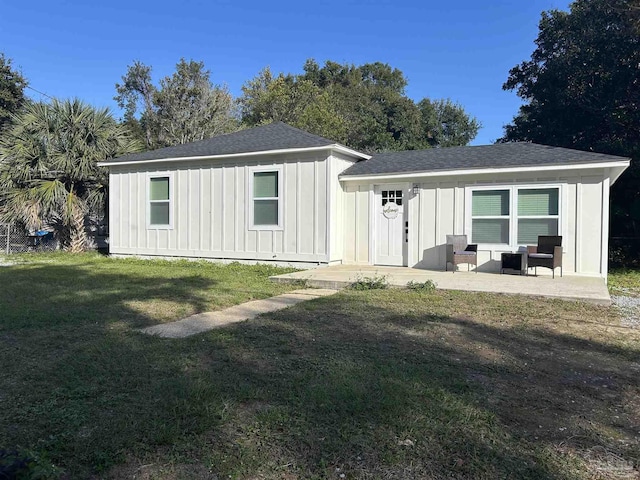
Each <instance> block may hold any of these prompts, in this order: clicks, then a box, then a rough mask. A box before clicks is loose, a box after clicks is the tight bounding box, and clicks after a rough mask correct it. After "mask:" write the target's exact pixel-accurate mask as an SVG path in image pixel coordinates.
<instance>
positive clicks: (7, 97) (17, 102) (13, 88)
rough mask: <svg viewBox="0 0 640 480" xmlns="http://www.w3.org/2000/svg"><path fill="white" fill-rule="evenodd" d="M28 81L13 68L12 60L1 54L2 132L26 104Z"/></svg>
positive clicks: (0, 122)
mask: <svg viewBox="0 0 640 480" xmlns="http://www.w3.org/2000/svg"><path fill="white" fill-rule="evenodd" d="M26 86H27V80H26V79H25V78H24V77H23V76H22V74H21V73H20V72H18V71H17V70H16V69H15V68H13V65H12V61H11V59H9V58H7V57H5V55H4V54H3V53H0V131H2V130H3V129H5V128H6V127H7V126H8V124H9V122H10V121H11V115H13V114H15V113H17V112H18V110H19V109H20V107H22V105H23V104H24V102H25V96H24V89H25V87H26Z"/></svg>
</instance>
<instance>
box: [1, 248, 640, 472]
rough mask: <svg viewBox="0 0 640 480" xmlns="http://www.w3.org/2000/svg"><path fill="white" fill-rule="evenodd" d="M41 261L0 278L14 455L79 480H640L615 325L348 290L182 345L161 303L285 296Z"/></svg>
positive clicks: (637, 346) (628, 367)
mask: <svg viewBox="0 0 640 480" xmlns="http://www.w3.org/2000/svg"><path fill="white" fill-rule="evenodd" d="M43 260H47V261H50V263H46V264H45V263H44V261H40V262H39V261H38V260H36V262H35V263H29V264H24V265H19V266H14V267H4V268H0V284H1V285H3V288H2V289H0V312H3V315H2V318H1V319H0V365H2V369H0V404H1V405H2V406H3V408H2V409H0V448H2V447H5V448H18V449H26V450H29V451H30V452H34V453H35V454H38V455H40V456H42V457H46V458H47V459H49V460H50V461H52V462H53V463H54V464H55V466H56V467H57V468H60V469H62V470H64V472H66V473H65V475H66V476H68V477H69V478H87V477H91V476H94V477H96V478H111V479H120V478H122V479H124V478H146V479H152V478H154V479H164V478H166V479H169V478H197V479H200V478H202V479H204V478H234V479H250V478H251V479H253V478H266V479H297V478H300V479H303V478H304V479H307V478H310V479H314V478H317V479H320V478H328V479H331V478H336V479H337V478H347V479H356V478H357V479H360V478H397V479H401V478H469V479H471V478H491V479H493V478H532V479H534V478H535V479H576V478H577V479H592V478H629V479H631V478H636V477H637V475H638V462H639V460H638V459H639V458H640V447H639V438H640V401H639V400H638V399H639V398H640V395H639V394H640V375H639V374H640V365H639V364H638V358H640V333H639V332H638V330H634V329H629V328H623V327H621V326H620V323H619V319H618V316H617V314H616V311H615V310H613V309H609V308H606V307H598V306H593V305H587V304H581V303H571V302H563V301H552V300H542V299H536V298H524V297H517V296H502V295H490V294H473V293H467V292H464V293H463V292H444V291H435V292H425V291H416V292H413V291H408V290H395V289H390V290H371V291H354V290H346V291H344V292H342V293H340V294H338V295H336V296H333V297H328V298H320V299H317V300H313V301H310V302H305V303H302V304H299V305H297V306H296V307H293V308H290V309H286V310H282V311H279V312H275V313H273V314H269V315H263V316H261V317H259V318H257V319H255V320H254V321H251V322H247V323H243V324H235V325H232V326H229V327H227V328H224V329H219V330H214V331H211V332H208V333H206V334H203V335H198V336H195V337H191V338H187V339H180V340H167V339H160V338H154V337H147V336H144V335H141V334H139V333H136V332H135V331H134V328H136V327H138V326H140V325H146V324H149V323H151V322H154V321H166V320H169V319H170V317H171V315H168V314H165V315H164V316H162V318H160V319H157V320H156V319H155V316H156V314H157V313H158V311H163V310H162V308H158V307H157V306H156V305H155V304H156V302H157V301H164V302H168V303H166V305H175V306H173V307H171V308H173V309H174V313H177V311H176V310H175V309H177V310H179V309H180V308H185V309H186V310H188V311H198V310H199V309H200V308H205V306H210V305H219V304H220V303H217V302H223V301H226V302H230V301H232V298H233V299H236V300H238V301H239V299H240V297H238V296H235V297H233V296H232V297H231V298H228V297H225V296H226V295H231V294H230V293H229V292H228V291H227V288H229V289H233V288H234V287H235V288H240V285H243V286H244V287H243V288H244V289H245V290H251V289H252V291H253V294H252V295H256V296H257V295H262V294H265V295H266V294H267V291H268V290H269V289H271V292H272V293H276V290H277V289H282V288H286V286H282V285H280V286H279V285H276V284H274V285H272V284H269V283H268V282H267V281H266V274H262V273H259V272H260V271H261V270H260V269H256V270H257V271H254V270H252V269H251V268H249V267H238V266H235V265H234V266H228V267H222V266H216V265H209V264H206V265H201V264H190V263H178V264H175V263H169V264H167V263H166V262H160V263H159V264H156V263H154V262H135V261H114V260H108V259H100V258H94V257H85V258H82V257H80V258H73V257H71V258H70V257H64V256H62V257H55V258H52V257H46V258H44V259H43ZM167 266H168V267H173V268H167ZM207 268H211V270H210V271H208V273H204V272H203V270H206V269H207ZM238 271H241V273H240V274H239V275H238V276H239V277H240V280H238V281H237V282H236V283H232V284H231V285H229V282H232V279H233V278H235V277H234V274H233V272H236V273H237V272H238ZM196 278H197V280H196ZM251 278H253V284H252V285H253V287H251V288H249V287H247V286H245V285H246V284H245V283H244V280H246V281H247V282H249V284H251V280H250V279H251ZM185 283H186V284H187V285H186V286H184V284H185ZM127 286H129V288H127ZM258 292H259V293H258ZM218 295H219V296H220V298H221V299H224V298H226V300H220V299H218V297H217V296H218ZM236 295H249V294H248V293H236ZM214 297H215V298H214ZM182 303H185V306H183V307H179V306H178V305H180V304H182ZM132 304H135V305H136V307H135V308H132V306H131V305H132ZM167 308H169V307H167ZM207 308H208V307H207ZM4 312H10V315H9V317H8V319H7V318H5V317H4ZM182 314H183V313H180V315H182Z"/></svg>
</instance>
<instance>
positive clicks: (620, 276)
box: [608, 268, 640, 297]
mask: <svg viewBox="0 0 640 480" xmlns="http://www.w3.org/2000/svg"><path fill="white" fill-rule="evenodd" d="M608 284H609V292H610V293H611V295H624V296H629V297H640V270H639V269H626V268H617V269H614V270H612V271H611V272H609V279H608Z"/></svg>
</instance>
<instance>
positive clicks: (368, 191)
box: [102, 123, 629, 277]
mask: <svg viewBox="0 0 640 480" xmlns="http://www.w3.org/2000/svg"><path fill="white" fill-rule="evenodd" d="M102 165H103V166H107V167H109V172H110V173H109V188H110V194H109V232H110V237H109V249H110V253H111V254H115V255H137V256H162V257H195V258H207V259H220V260H241V261H261V262H264V261H276V262H286V263H294V264H298V265H301V266H302V265H309V264H313V265H331V264H339V263H343V264H365V265H398V266H403V265H404V266H412V267H417V268H425V269H440V270H444V267H445V239H446V235H447V234H466V235H467V236H468V238H469V240H470V242H471V243H476V244H478V268H479V270H480V271H483V270H484V271H496V270H498V269H499V268H500V265H499V263H500V254H501V253H502V252H511V251H517V250H518V249H519V248H521V247H523V246H524V245H528V244H535V243H536V241H537V237H538V235H562V237H563V244H562V247H563V267H564V272H565V273H575V274H581V275H595V276H601V277H606V274H607V250H608V224H609V189H610V188H611V185H613V183H614V182H615V181H616V179H617V178H618V177H619V176H620V175H621V174H622V172H623V171H624V170H625V169H626V168H627V167H628V166H629V159H627V158H623V157H615V156H611V155H603V154H598V153H593V152H582V151H577V150H570V149H565V148H557V147H549V146H544V145H537V144H531V143H506V144H496V145H486V146H476V147H452V148H433V149H429V150H419V151H418V150H414V151H405V152H392V153H380V154H375V155H373V156H369V155H366V154H364V153H360V152H357V151H355V150H352V149H350V148H347V147H345V146H343V145H340V144H337V143H335V142H333V141H331V140H328V139H325V138H322V137H319V136H316V135H312V134H310V133H307V132H304V131H302V130H299V129H296V128H293V127H291V126H288V125H286V124H284V123H273V124H270V125H266V126H261V127H256V128H252V129H248V130H243V131H240V132H236V133H231V134H227V135H221V136H218V137H214V138H211V139H208V140H202V141H199V142H194V143H190V144H186V145H179V146H174V147H168V148H163V149H159V150H155V151H149V152H144V153H138V154H132V155H127V156H124V157H120V158H116V159H114V160H112V161H109V162H105V163H103V164H102Z"/></svg>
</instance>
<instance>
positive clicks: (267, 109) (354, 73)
mask: <svg viewBox="0 0 640 480" xmlns="http://www.w3.org/2000/svg"><path fill="white" fill-rule="evenodd" d="M303 71H304V73H302V74H299V75H293V74H284V73H280V74H278V75H277V76H274V75H273V74H272V72H271V70H270V69H269V68H268V67H267V68H265V69H263V70H262V71H261V72H260V73H259V74H258V75H257V76H256V77H255V78H253V79H251V80H249V81H248V82H246V83H245V84H244V86H243V87H242V92H243V94H242V96H241V97H240V98H239V99H238V103H239V105H240V113H241V118H242V121H243V123H245V124H246V125H248V126H255V125H260V124H263V123H268V122H272V121H283V122H286V123H289V124H291V125H294V126H296V127H299V128H302V129H304V130H307V131H310V132H312V133H315V134H318V135H322V136H325V137H328V138H331V139H334V140H336V141H339V142H341V143H344V144H346V145H348V146H350V147H352V148H355V149H358V150H362V151H368V152H372V151H383V150H409V149H419V148H428V147H439V146H453V145H466V144H467V143H469V142H470V141H471V140H472V139H473V138H475V136H476V134H477V133H478V130H479V128H480V123H479V122H478V121H477V120H476V119H475V118H473V117H471V116H470V115H469V114H467V113H466V112H465V110H464V108H463V107H462V106H460V105H458V104H455V103H453V102H452V101H450V100H430V99H428V98H425V99H423V100H421V101H420V102H418V103H415V102H414V101H413V100H412V99H410V98H408V97H407V96H406V94H405V87H406V86H407V80H406V78H405V77H404V75H403V73H402V72H401V71H400V70H398V69H395V68H392V67H391V66H389V65H387V64H383V63H379V62H377V63H368V64H364V65H360V66H355V65H349V64H344V65H342V64H339V63H336V62H332V61H327V62H326V63H325V64H324V66H322V67H321V66H320V65H318V64H317V63H316V62H315V61H314V60H307V62H306V63H305V65H304V67H303Z"/></svg>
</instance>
